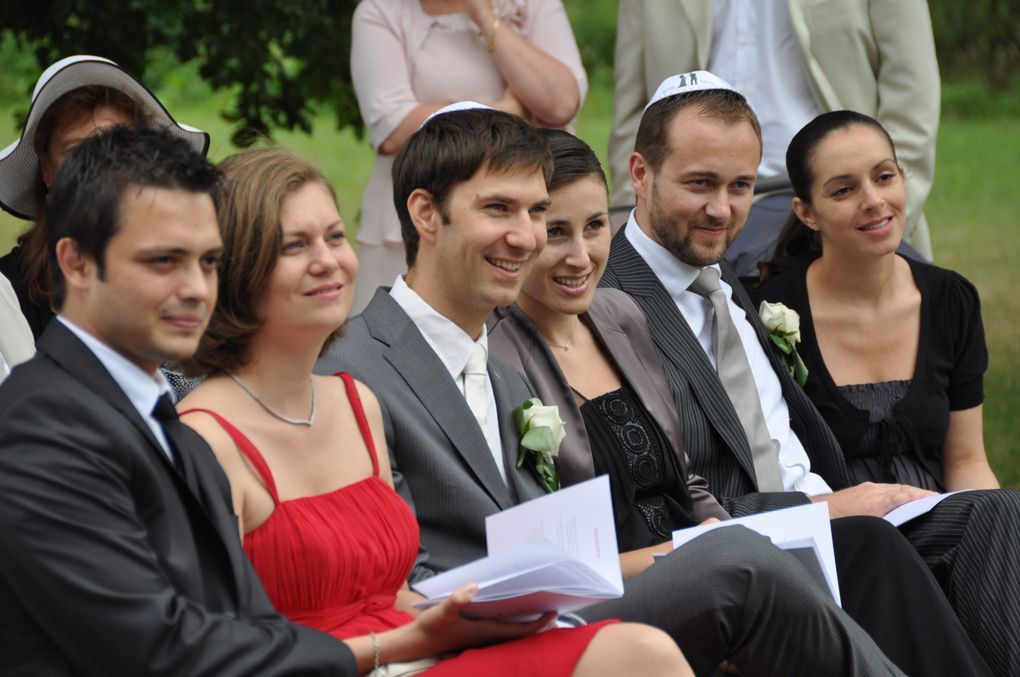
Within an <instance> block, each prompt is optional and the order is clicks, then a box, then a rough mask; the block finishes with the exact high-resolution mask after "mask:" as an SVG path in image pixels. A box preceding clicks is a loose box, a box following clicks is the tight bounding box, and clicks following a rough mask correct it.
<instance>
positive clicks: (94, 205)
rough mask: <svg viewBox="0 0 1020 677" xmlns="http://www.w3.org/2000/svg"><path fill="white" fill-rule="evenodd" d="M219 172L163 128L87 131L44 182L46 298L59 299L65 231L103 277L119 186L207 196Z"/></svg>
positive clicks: (55, 302) (116, 218) (114, 228)
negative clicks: (49, 180)
mask: <svg viewBox="0 0 1020 677" xmlns="http://www.w3.org/2000/svg"><path fill="white" fill-rule="evenodd" d="M219 181H220V172H219V170H218V169H216V167H214V166H213V165H212V164H210V163H209V161H207V160H206V159H205V158H204V157H203V156H202V155H201V154H200V153H198V152H196V151H195V150H194V149H193V148H192V147H191V145H190V144H188V142H187V141H185V140H184V139H182V138H180V137H178V136H175V135H173V134H172V133H171V132H169V131H167V130H166V129H162V128H160V129H157V128H152V127H137V128H128V127H125V126H123V125H118V126H116V127H112V128H111V129H110V130H108V131H106V132H104V133H102V134H97V135H94V136H90V137H89V138H87V139H85V140H83V141H82V142H81V143H79V144H78V145H77V146H76V147H75V148H74V149H73V150H72V151H71V152H70V153H68V155H67V157H66V158H64V161H63V162H62V163H61V165H60V169H59V170H58V171H57V175H56V177H54V179H53V185H52V186H50V205H49V209H48V212H47V220H48V226H49V242H48V250H49V257H50V283H51V286H50V288H51V297H50V300H51V303H52V305H53V307H54V308H55V309H57V310H60V308H61V307H62V306H63V304H64V294H65V291H66V290H65V288H64V277H63V273H62V272H61V270H60V266H59V265H57V262H56V245H57V242H58V241H59V240H61V239H62V238H65V237H69V238H72V239H73V240H75V242H77V244H78V248H79V251H80V252H81V253H82V254H85V255H87V256H89V257H91V258H92V259H94V260H95V262H96V265H97V267H98V272H99V277H100V279H103V277H104V276H105V274H106V270H105V260H106V259H105V253H106V246H107V243H109V241H110V238H112V237H113V236H114V235H115V234H116V232H117V228H118V226H119V218H120V204H121V201H122V200H123V196H124V194H125V191H127V190H128V189H129V188H131V187H135V188H148V187H152V188H168V189H180V190H186V191H189V192H194V193H206V194H209V195H210V196H211V195H212V193H213V191H214V190H215V188H216V187H217V185H218V184H219Z"/></svg>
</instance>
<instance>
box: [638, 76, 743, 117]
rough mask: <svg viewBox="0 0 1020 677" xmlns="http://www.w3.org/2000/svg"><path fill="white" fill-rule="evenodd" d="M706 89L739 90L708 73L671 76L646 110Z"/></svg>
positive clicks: (656, 91)
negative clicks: (674, 96) (671, 98)
mask: <svg viewBox="0 0 1020 677" xmlns="http://www.w3.org/2000/svg"><path fill="white" fill-rule="evenodd" d="M705 89H728V90H730V91H731V92H736V91H737V90H736V89H735V88H734V87H733V85H731V84H730V83H728V82H726V81H725V80H723V79H722V78H720V77H719V76H717V75H714V74H712V73H709V72H708V71H691V72H690V73H679V74H677V75H671V76H670V77H668V78H666V79H665V80H663V81H662V84H661V85H659V88H658V89H656V90H655V94H653V95H652V98H651V99H650V100H649V101H648V105H646V106H645V110H648V106H651V105H652V104H653V103H656V102H657V101H661V100H663V99H665V98H666V97H667V96H673V95H674V94H686V93H687V92H698V91H702V90H705Z"/></svg>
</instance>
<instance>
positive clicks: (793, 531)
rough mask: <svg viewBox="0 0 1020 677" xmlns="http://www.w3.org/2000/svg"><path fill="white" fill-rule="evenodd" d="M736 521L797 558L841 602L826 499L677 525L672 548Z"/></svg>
mask: <svg viewBox="0 0 1020 677" xmlns="http://www.w3.org/2000/svg"><path fill="white" fill-rule="evenodd" d="M736 525H741V526H745V527H747V528H748V529H751V530H752V531H756V532H758V533H759V534H761V535H762V536H767V537H768V538H769V539H771V540H772V542H773V543H774V544H775V545H776V546H778V547H779V548H782V549H783V550H786V551H788V552H789V553H790V554H791V555H793V556H794V557H796V558H797V559H799V560H800V561H801V562H802V563H803V564H804V566H805V567H806V568H807V570H808V571H809V572H810V573H811V575H812V576H813V577H814V578H815V579H816V580H817V581H818V582H819V583H820V584H821V585H822V587H823V588H825V589H826V590H827V591H828V592H829V595H831V596H832V599H834V600H835V601H836V604H839V605H840V606H842V601H841V599H840V596H839V577H838V576H837V574H836V555H835V552H834V551H833V549H832V529H831V527H830V526H829V505H828V504H827V503H825V502H824V501H821V502H818V503H809V504H807V505H798V506H795V507H793V508H783V509H782V510H772V511H769V512H763V513H758V514H756V515H748V516H746V517H735V518H734V519H731V520H727V521H725V522H716V523H713V524H703V525H700V526H696V527H691V528H689V529H680V530H678V531H674V532H673V549H674V550H675V549H676V548H679V547H681V546H682V545H684V544H685V543H688V542H690V541H691V540H693V539H695V538H697V537H698V536H701V535H702V534H704V533H706V532H708V531H712V530H713V529H724V528H726V527H731V526H736Z"/></svg>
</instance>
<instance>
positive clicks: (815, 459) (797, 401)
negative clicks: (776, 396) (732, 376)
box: [722, 264, 850, 489]
mask: <svg viewBox="0 0 1020 677" xmlns="http://www.w3.org/2000/svg"><path fill="white" fill-rule="evenodd" d="M722 272H723V275H722V277H723V279H724V280H726V282H727V283H728V284H729V285H730V286H731V287H733V300H734V301H735V302H736V303H737V305H739V306H740V307H741V308H742V309H743V311H744V313H745V314H746V315H747V321H748V322H750V323H751V326H752V327H754V333H755V336H757V338H758V343H760V344H761V346H762V348H763V349H764V350H765V354H766V355H767V356H768V359H769V364H770V365H771V367H772V371H774V372H775V373H776V376H777V377H778V378H779V385H780V387H781V388H782V392H783V399H784V400H785V401H786V407H787V409H788V410H789V412H790V420H791V424H792V425H793V428H794V432H795V433H796V434H797V436H798V437H799V438H800V442H801V444H802V445H803V446H804V448H805V450H806V451H807V453H808V456H809V457H810V458H811V464H812V469H813V470H814V471H815V472H817V473H818V474H819V475H821V476H822V477H824V478H825V480H826V481H827V482H828V483H829V484H830V486H833V487H835V488H837V489H841V488H843V487H845V486H848V485H849V484H850V476H849V475H848V473H847V469H846V460H845V458H844V456H843V452H842V450H841V449H840V446H839V442H838V441H837V440H836V438H835V436H834V435H833V434H832V431H831V430H830V429H829V426H828V425H827V424H826V423H825V420H824V419H823V418H822V415H821V414H820V413H819V412H818V410H817V409H815V406H814V404H812V402H811V400H810V398H808V396H807V393H805V392H804V390H803V388H801V387H800V386H799V385H798V384H797V382H796V381H794V380H793V377H792V376H790V372H788V371H787V370H786V366H785V365H783V363H782V362H781V361H780V359H779V353H778V352H777V350H776V349H775V348H774V347H773V345H772V340H771V339H770V338H769V331H768V329H766V328H765V323H764V322H762V321H761V318H760V317H758V311H757V310H756V309H755V308H754V303H753V302H752V301H751V297H750V296H748V294H747V292H746V291H744V287H743V285H741V284H740V282H739V281H738V280H737V277H736V275H734V274H733V271H732V270H730V268H729V266H726V265H725V264H724V265H723V266H722Z"/></svg>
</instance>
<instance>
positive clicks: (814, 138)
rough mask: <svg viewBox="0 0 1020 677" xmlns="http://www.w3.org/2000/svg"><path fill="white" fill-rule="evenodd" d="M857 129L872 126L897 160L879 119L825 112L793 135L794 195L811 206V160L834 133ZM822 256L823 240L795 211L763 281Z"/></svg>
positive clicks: (789, 158)
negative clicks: (820, 146)
mask: <svg viewBox="0 0 1020 677" xmlns="http://www.w3.org/2000/svg"><path fill="white" fill-rule="evenodd" d="M855 126H863V127H870V128H871V129H874V130H876V131H878V132H880V133H881V134H882V136H884V137H885V139H886V141H888V142H889V148H890V149H891V150H892V153H893V159H895V158H896V147H895V146H894V145H893V141H892V137H890V136H889V132H887V131H886V130H885V127H883V126H882V125H881V123H879V121H878V120H876V119H875V118H873V117H871V116H870V115H865V114H864V113H858V112H856V111H852V110H837V111H831V112H828V113H822V114H821V115H819V116H818V117H816V118H815V119H814V120H812V121H811V122H809V123H807V124H806V125H804V127H803V128H802V129H801V130H800V131H799V132H797V133H796V134H795V135H794V136H793V139H791V140H790V145H789V147H788V148H787V149H786V172H787V174H788V175H789V176H790V183H791V184H792V185H793V194H794V195H796V196H797V197H798V198H800V201H801V202H803V203H804V204H808V205H809V204H811V186H812V184H814V181H815V175H814V171H813V169H812V167H811V161H812V160H813V159H814V154H815V151H816V150H817V149H818V145H819V144H820V143H821V142H822V141H823V140H824V139H825V138H826V137H827V136H828V135H829V134H831V133H832V132H834V131H838V130H846V129H850V128H851V127H855ZM821 255H822V239H821V237H820V236H819V235H818V233H817V232H816V231H814V230H812V229H811V228H808V227H807V225H805V224H804V223H803V222H802V221H801V220H800V219H799V218H797V214H796V213H795V212H791V213H790V216H789V218H787V220H786V223H785V224H784V225H783V228H782V230H780V231H779V238H778V239H777V240H776V248H775V253H774V254H773V255H772V260H771V261H769V262H768V263H767V264H764V267H762V269H761V281H762V282H764V281H765V280H767V279H768V278H770V277H775V276H776V275H778V274H779V273H781V272H782V271H784V270H786V269H788V268H790V267H792V266H795V265H797V264H799V263H802V262H804V261H811V260H814V259H816V258H818V257H819V256H821Z"/></svg>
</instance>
